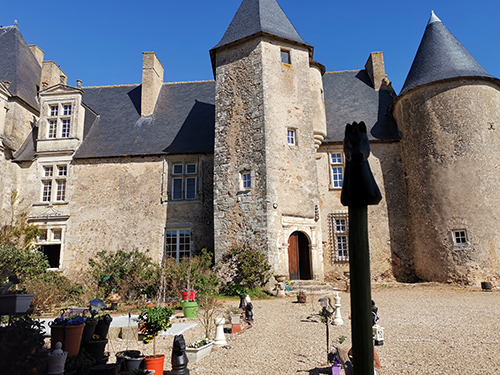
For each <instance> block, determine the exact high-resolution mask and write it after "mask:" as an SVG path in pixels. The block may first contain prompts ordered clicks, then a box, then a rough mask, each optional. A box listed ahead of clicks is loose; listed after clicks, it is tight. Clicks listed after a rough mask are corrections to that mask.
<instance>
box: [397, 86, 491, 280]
mask: <svg viewBox="0 0 500 375" xmlns="http://www.w3.org/2000/svg"><path fill="white" fill-rule="evenodd" d="M394 116H395V118H396V120H397V123H398V127H399V129H400V131H401V132H402V136H403V141H402V159H403V165H404V170H405V176H406V183H407V197H408V207H409V228H410V232H409V233H410V246H411V248H412V251H413V256H414V259H415V270H416V274H417V276H418V277H420V278H422V279H424V280H432V281H440V282H458V283H477V282H479V281H480V279H481V278H488V277H498V267H499V265H500V264H499V255H500V254H499V249H498V243H499V241H500V234H499V233H500V224H499V222H498V220H496V216H497V213H498V212H499V209H500V193H499V191H500V190H499V187H500V186H499V184H500V183H499V181H498V168H499V166H500V154H499V153H498V150H499V148H500V137H499V135H498V132H499V131H500V130H499V129H498V127H499V121H498V119H499V118H500V93H499V89H498V86H497V83H496V82H492V81H486V80H485V81H477V80H472V79H456V80H449V81H444V82H443V81H442V82H440V83H435V84H432V85H427V86H423V87H420V88H417V89H414V90H411V91H409V92H408V93H406V94H405V95H403V96H402V97H401V98H400V99H399V100H398V101H397V102H396V103H395V106H394ZM456 230H464V231H466V233H467V242H466V243H464V244H462V245H456V244H455V243H454V242H455V241H454V233H453V232H454V231H456Z"/></svg>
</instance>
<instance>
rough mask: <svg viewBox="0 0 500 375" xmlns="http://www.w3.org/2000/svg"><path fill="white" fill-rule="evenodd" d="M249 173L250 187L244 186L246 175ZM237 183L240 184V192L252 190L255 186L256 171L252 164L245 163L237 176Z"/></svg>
mask: <svg viewBox="0 0 500 375" xmlns="http://www.w3.org/2000/svg"><path fill="white" fill-rule="evenodd" d="M248 173H249V174H250V187H248V188H246V187H245V186H244V175H245V174H248ZM236 183H237V186H238V193H246V192H250V191H251V190H252V188H253V187H254V186H255V171H254V169H253V168H252V167H251V165H250V164H244V165H242V166H241V167H240V169H239V171H238V174H237V176H236Z"/></svg>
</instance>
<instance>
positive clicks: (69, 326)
mask: <svg viewBox="0 0 500 375" xmlns="http://www.w3.org/2000/svg"><path fill="white" fill-rule="evenodd" d="M49 326H50V341H51V350H54V349H55V348H56V343H58V342H60V343H61V344H62V348H63V351H65V352H68V357H73V356H75V355H77V354H78V352H79V351H80V345H81V341H82V335H83V328H84V327H85V317H84V316H82V315H80V314H69V313H66V312H65V310H61V316H60V317H58V318H56V319H54V320H53V321H52V322H49Z"/></svg>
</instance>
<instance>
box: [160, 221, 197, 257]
mask: <svg viewBox="0 0 500 375" xmlns="http://www.w3.org/2000/svg"><path fill="white" fill-rule="evenodd" d="M165 252H166V253H167V255H168V256H170V257H172V258H174V259H175V260H177V261H181V260H182V259H186V258H190V257H191V230H190V229H168V228H167V230H166V231H165Z"/></svg>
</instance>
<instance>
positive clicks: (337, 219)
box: [329, 212, 349, 262]
mask: <svg viewBox="0 0 500 375" xmlns="http://www.w3.org/2000/svg"><path fill="white" fill-rule="evenodd" d="M329 219H330V242H331V246H332V250H333V251H332V261H334V262H335V261H347V260H349V241H348V230H349V226H348V214H347V212H333V213H331V214H330V215H329Z"/></svg>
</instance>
